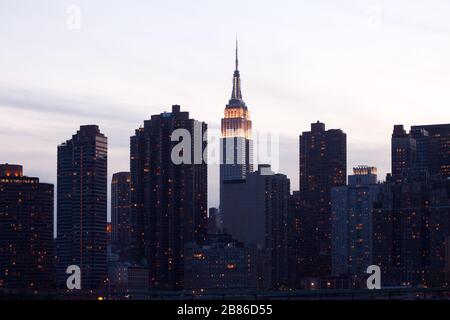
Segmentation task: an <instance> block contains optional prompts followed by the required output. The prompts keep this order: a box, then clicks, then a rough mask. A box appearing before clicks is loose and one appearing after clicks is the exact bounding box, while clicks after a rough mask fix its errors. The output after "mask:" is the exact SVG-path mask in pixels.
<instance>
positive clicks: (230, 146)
mask: <svg viewBox="0 0 450 320" xmlns="http://www.w3.org/2000/svg"><path fill="white" fill-rule="evenodd" d="M252 171H253V141H252V122H251V120H250V111H249V110H248V108H247V105H246V104H245V102H244V100H243V99H242V92H241V78H240V73H239V60H238V47H237V42H236V69H235V71H234V76H233V91H232V93H231V99H230V100H229V101H228V104H227V105H226V107H225V117H224V118H223V119H222V139H221V165H220V181H221V189H222V183H223V182H224V181H226V180H238V179H245V177H246V176H247V174H248V173H250V172H252ZM221 194H222V193H221ZM222 201H226V199H223V198H222V196H221V201H220V203H221V205H222Z"/></svg>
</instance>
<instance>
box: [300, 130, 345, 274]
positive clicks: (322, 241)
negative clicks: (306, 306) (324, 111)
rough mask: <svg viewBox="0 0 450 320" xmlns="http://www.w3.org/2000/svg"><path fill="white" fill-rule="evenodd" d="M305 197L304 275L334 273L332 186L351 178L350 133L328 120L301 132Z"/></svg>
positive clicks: (302, 180)
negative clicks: (330, 125)
mask: <svg viewBox="0 0 450 320" xmlns="http://www.w3.org/2000/svg"><path fill="white" fill-rule="evenodd" d="M299 162H300V197H301V201H302V204H301V206H302V215H301V224H302V226H301V228H302V232H301V238H300V244H299V247H300V249H299V250H300V253H299V254H300V259H299V261H300V268H301V273H302V275H303V276H306V277H311V276H312V277H324V276H325V277H326V276H329V275H330V274H331V206H330V201H331V199H330V198H331V188H332V187H336V186H345V185H346V182H347V137H346V134H345V133H344V132H343V131H342V130H339V129H332V130H325V124H323V123H320V122H317V123H313V124H312V125H311V131H309V132H303V134H302V135H301V136H300V161H299Z"/></svg>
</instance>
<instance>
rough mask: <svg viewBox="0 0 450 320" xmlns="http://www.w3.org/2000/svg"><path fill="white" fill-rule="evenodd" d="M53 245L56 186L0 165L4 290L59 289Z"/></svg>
mask: <svg viewBox="0 0 450 320" xmlns="http://www.w3.org/2000/svg"><path fill="white" fill-rule="evenodd" d="M53 246H54V243H53V185H52V184H46V183H40V182H39V179H38V178H31V177H26V176H23V171H22V166H19V165H9V164H2V165H0V289H11V290H16V292H17V293H19V294H20V293H25V294H34V293H40V292H45V291H50V290H53V289H55V281H54V250H53Z"/></svg>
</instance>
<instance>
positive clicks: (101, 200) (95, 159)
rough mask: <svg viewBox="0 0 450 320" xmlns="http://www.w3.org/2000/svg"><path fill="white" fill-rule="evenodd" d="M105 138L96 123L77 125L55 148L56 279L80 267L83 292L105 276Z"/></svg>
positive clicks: (62, 281)
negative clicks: (65, 139)
mask: <svg viewBox="0 0 450 320" xmlns="http://www.w3.org/2000/svg"><path fill="white" fill-rule="evenodd" d="M107 163H108V160H107V138H106V137H105V135H104V134H102V133H101V132H100V130H99V128H98V126H96V125H86V126H81V127H80V129H79V130H78V132H77V133H76V134H75V135H73V136H72V139H70V140H67V141H66V142H64V143H63V144H61V145H59V146H58V191H57V195H58V199H57V248H58V249H57V260H58V261H57V276H58V283H59V285H60V286H61V287H63V288H65V286H66V279H67V274H66V269H67V267H68V266H70V265H77V266H79V267H80V269H81V289H82V290H85V291H90V290H98V289H99V288H102V287H103V285H104V281H105V279H106V278H107V273H108V271H107V256H106V253H107Z"/></svg>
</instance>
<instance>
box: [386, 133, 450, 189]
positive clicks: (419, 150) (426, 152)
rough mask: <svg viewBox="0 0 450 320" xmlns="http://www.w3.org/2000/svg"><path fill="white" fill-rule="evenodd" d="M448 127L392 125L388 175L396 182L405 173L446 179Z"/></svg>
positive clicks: (448, 171) (449, 171)
mask: <svg viewBox="0 0 450 320" xmlns="http://www.w3.org/2000/svg"><path fill="white" fill-rule="evenodd" d="M449 154H450V124H437V125H422V126H413V127H411V131H410V132H409V133H408V132H406V130H405V129H404V128H403V125H396V126H394V133H393V135H392V176H393V177H394V179H396V180H397V181H399V180H400V179H402V178H405V177H406V176H407V175H409V174H415V175H417V174H422V175H423V174H430V175H435V174H440V175H442V176H443V177H449V176H450V169H449V168H450V156H449Z"/></svg>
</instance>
